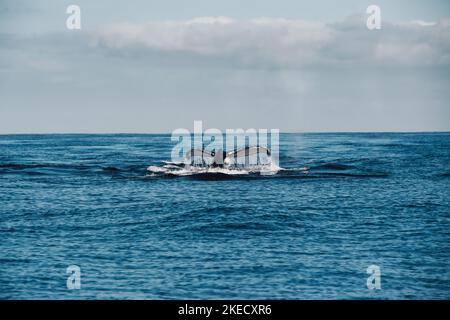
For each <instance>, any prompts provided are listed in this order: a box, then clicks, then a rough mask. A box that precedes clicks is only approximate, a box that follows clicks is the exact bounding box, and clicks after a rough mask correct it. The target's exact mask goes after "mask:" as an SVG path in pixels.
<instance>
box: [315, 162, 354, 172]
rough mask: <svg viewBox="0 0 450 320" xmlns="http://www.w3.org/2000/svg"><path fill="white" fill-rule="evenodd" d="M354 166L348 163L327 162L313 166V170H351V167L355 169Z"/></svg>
mask: <svg viewBox="0 0 450 320" xmlns="http://www.w3.org/2000/svg"><path fill="white" fill-rule="evenodd" d="M354 168H355V167H354V166H351V165H347V164H340V163H326V164H321V165H317V166H311V169H312V170H337V171H340V170H342V171H343V170H350V169H354Z"/></svg>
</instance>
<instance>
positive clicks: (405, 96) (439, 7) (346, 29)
mask: <svg viewBox="0 0 450 320" xmlns="http://www.w3.org/2000/svg"><path fill="white" fill-rule="evenodd" d="M69 4H77V5H79V6H80V7H81V24H82V25H81V26H82V29H81V30H68V29H67V28H66V18H67V17H68V15H67V14H66V8H67V6H68V5H69ZM370 4H377V5H379V6H380V8H381V16H382V28H381V30H373V31H370V30H368V29H367V27H366V19H367V16H368V15H367V14H366V13H365V10H366V8H367V6H369V5H370ZM449 17H450V2H449V1H439V0H435V1H414V0H412V1H411V0H409V1H406V0H405V1H400V0H389V1H374V2H372V1H370V2H365V1H361V0H354V1H353V0H347V1H331V0H330V1H325V0H320V1H309V4H308V3H306V2H303V1H298V0H277V1H274V0H272V1H268V0H247V1H242V0H241V1H238V0H226V1H225V0H220V1H218V0H190V1H181V0H179V1H175V0H165V1H143V0H142V1H111V0H108V1H107V0H95V1H94V0H72V1H61V0H41V1H39V0H37V1H32V0H29V1H23V0H0V133H29V132H31V133H40V132H42V133H44V132H45V133H47V132H142V133H145V132H149V133H153V132H171V131H172V130H174V129H176V128H180V127H184V128H188V129H192V126H193V121H194V120H203V122H204V127H205V128H211V127H216V128H220V129H224V128H268V129H270V128H278V129H280V130H281V131H288V132H303V131H449V130H450V90H449V89H448V88H450V18H449Z"/></svg>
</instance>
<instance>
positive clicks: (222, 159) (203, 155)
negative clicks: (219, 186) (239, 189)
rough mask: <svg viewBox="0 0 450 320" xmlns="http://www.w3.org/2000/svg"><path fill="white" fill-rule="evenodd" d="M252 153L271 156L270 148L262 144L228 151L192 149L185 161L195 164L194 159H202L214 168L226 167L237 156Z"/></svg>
mask: <svg viewBox="0 0 450 320" xmlns="http://www.w3.org/2000/svg"><path fill="white" fill-rule="evenodd" d="M252 155H266V156H268V157H270V155H271V152H270V149H268V148H265V147H260V146H251V147H245V148H241V149H237V150H233V151H228V152H225V151H223V150H221V149H219V150H211V151H210V150H206V149H191V150H190V151H188V152H187V153H186V155H185V160H186V161H185V163H186V164H188V165H193V164H194V159H200V160H201V163H202V165H207V166H210V167H213V168H216V167H219V168H224V167H227V166H229V165H231V164H232V163H233V162H234V159H236V158H240V157H249V156H252Z"/></svg>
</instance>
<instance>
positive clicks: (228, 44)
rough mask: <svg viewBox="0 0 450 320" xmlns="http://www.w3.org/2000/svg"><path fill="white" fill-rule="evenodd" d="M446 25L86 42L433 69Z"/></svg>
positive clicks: (249, 58)
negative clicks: (426, 66)
mask: <svg viewBox="0 0 450 320" xmlns="http://www.w3.org/2000/svg"><path fill="white" fill-rule="evenodd" d="M449 21H450V20H448V19H447V20H441V21H439V22H424V21H419V20H417V21H411V22H407V23H397V24H394V23H388V22H386V23H383V25H382V29H381V30H375V31H369V30H368V29H367V28H366V22H365V17H364V16H353V17H350V18H348V19H346V20H344V21H342V22H337V23H322V22H310V21H304V20H289V19H277V18H258V19H251V20H234V19H232V18H228V17H199V18H195V19H191V20H185V21H162V22H150V23H145V24H117V25H110V26H105V27H103V28H100V29H98V30H97V31H96V32H94V33H93V35H92V39H93V44H94V46H101V47H104V48H107V49H109V50H112V51H115V52H124V51H127V50H136V51H139V52H141V53H142V54H146V53H148V52H162V53H188V54H192V55H197V56H203V57H226V58H233V59H237V60H238V61H239V62H240V63H244V64H258V63H264V64H267V63H269V64H273V65H276V66H287V67H295V66H305V65H311V64H321V65H323V64H336V63H340V64H342V63H343V64H347V63H363V64H367V63H370V64H384V65H386V64H392V65H398V64H400V65H404V64H406V65H440V64H449V63H450V23H449Z"/></svg>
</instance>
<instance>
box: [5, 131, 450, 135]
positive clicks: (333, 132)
mask: <svg viewBox="0 0 450 320" xmlns="http://www.w3.org/2000/svg"><path fill="white" fill-rule="evenodd" d="M203 133H204V132H203ZM279 133H280V134H316V133H321V134H338V133H403V134H407V133H410V134H411V133H450V130H436V131H435V130H417V131H388V130H387V131H279ZM132 134H134V135H171V134H172V132H13V133H0V136H12V135H132ZM191 134H194V133H193V132H191ZM224 134H225V132H224Z"/></svg>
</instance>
